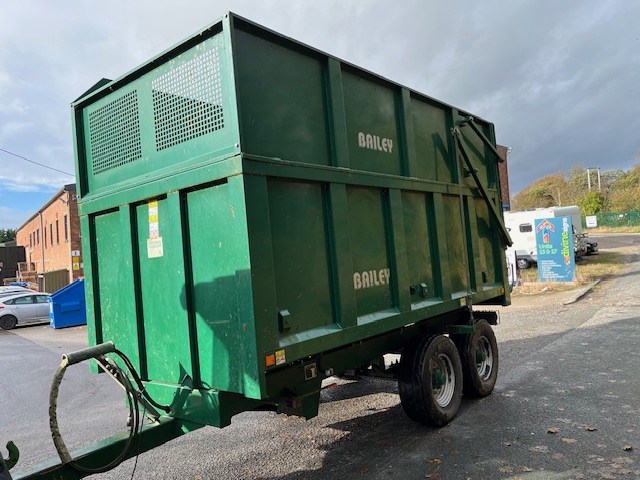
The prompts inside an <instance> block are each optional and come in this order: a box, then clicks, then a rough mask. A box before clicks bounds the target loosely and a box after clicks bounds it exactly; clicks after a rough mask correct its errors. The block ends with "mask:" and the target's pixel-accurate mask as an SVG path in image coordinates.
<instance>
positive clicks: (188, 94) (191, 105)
mask: <svg viewBox="0 0 640 480" xmlns="http://www.w3.org/2000/svg"><path fill="white" fill-rule="evenodd" d="M151 88H152V90H153V116H154V121H155V127H156V149H157V150H163V149H165V148H169V147H172V146H174V145H177V144H179V143H182V142H186V141H188V140H191V139H193V138H196V137H199V136H201V135H205V134H207V133H211V132H213V131H215V130H219V129H221V128H223V127H224V115H223V112H222V85H221V82H220V62H219V58H218V48H217V47H216V48H214V49H212V50H209V51H207V52H205V53H203V54H202V55H198V56H197V57H194V58H193V59H191V60H189V61H188V62H185V63H183V64H182V65H179V66H178V67H176V68H174V69H173V70H171V71H169V72H167V73H165V74H164V75H162V76H161V77H158V78H156V79H155V80H153V81H152V83H151Z"/></svg>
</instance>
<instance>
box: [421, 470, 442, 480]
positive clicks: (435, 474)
mask: <svg viewBox="0 0 640 480" xmlns="http://www.w3.org/2000/svg"><path fill="white" fill-rule="evenodd" d="M424 478H430V479H431V480H436V479H438V478H441V475H440V474H439V473H438V472H433V473H427V474H426V475H425V476H424Z"/></svg>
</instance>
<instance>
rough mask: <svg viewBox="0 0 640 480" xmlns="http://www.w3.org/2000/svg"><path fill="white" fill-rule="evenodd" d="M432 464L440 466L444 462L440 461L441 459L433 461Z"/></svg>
mask: <svg viewBox="0 0 640 480" xmlns="http://www.w3.org/2000/svg"><path fill="white" fill-rule="evenodd" d="M431 463H433V464H434V465H440V464H441V463H442V460H440V459H439V458H434V459H433V460H431Z"/></svg>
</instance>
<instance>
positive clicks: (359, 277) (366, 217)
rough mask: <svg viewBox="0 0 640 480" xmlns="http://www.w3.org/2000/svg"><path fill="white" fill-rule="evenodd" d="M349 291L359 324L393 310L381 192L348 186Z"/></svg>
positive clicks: (383, 199)
mask: <svg viewBox="0 0 640 480" xmlns="http://www.w3.org/2000/svg"><path fill="white" fill-rule="evenodd" d="M347 200H348V211H349V233H350V238H351V244H352V245H353V246H355V248H352V256H353V288H354V289H355V291H356V309H357V313H358V319H359V322H365V321H369V320H371V317H370V315H372V314H375V313H378V312H384V311H387V310H388V309H390V308H393V307H394V301H393V294H392V289H391V282H392V281H393V279H392V278H391V261H390V256H389V245H388V238H389V233H388V229H387V219H386V217H387V201H386V195H385V190H382V189H373V188H361V187H355V186H352V187H348V188H347Z"/></svg>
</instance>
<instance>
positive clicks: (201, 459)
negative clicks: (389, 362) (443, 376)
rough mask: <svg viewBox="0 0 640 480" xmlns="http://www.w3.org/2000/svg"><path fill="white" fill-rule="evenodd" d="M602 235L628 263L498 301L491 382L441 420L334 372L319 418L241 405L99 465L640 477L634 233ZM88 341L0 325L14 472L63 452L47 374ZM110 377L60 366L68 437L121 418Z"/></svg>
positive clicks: (382, 474)
mask: <svg viewBox="0 0 640 480" xmlns="http://www.w3.org/2000/svg"><path fill="white" fill-rule="evenodd" d="M597 238H598V242H599V243H600V248H601V251H606V250H608V249H610V250H613V251H619V252H621V253H623V254H624V255H625V256H626V259H627V265H626V267H625V269H624V270H623V271H622V272H621V273H619V274H617V275H616V276H614V277H612V278H609V279H605V280H604V281H603V282H601V283H600V284H598V285H596V286H595V287H594V288H592V289H590V290H588V291H583V290H584V289H579V290H575V291H572V292H560V293H553V294H547V295H536V296H531V297H526V298H525V297H524V296H522V298H520V297H515V298H514V305H513V306H512V307H508V308H504V309H501V323H500V325H498V326H497V327H495V332H496V336H497V338H498V342H499V348H500V374H499V377H498V382H497V384H496V388H495V390H494V392H493V394H492V395H490V396H488V397H486V398H484V399H481V400H463V403H462V406H461V408H460V411H459V413H458V415H457V417H456V418H455V419H454V420H453V422H451V424H449V425H448V426H446V427H444V428H441V429H430V428H426V427H424V426H421V425H418V424H416V423H414V422H412V421H411V420H409V419H408V418H407V417H406V415H405V414H404V412H403V411H402V407H401V406H400V403H399V398H398V395H397V386H396V384H395V383H394V382H390V381H385V380H379V379H364V380H361V381H358V382H348V381H339V382H338V383H339V385H338V386H337V387H335V388H331V389H327V390H325V391H324V392H323V395H322V404H321V406H320V414H319V415H318V417H316V418H314V419H312V420H310V421H305V420H302V419H299V418H296V417H289V416H285V415H276V414H272V413H260V412H247V413H243V414H241V415H238V416H236V417H234V419H233V422H232V425H231V426H230V427H227V428H224V429H221V430H220V429H215V428H212V427H210V428H203V429H200V430H198V431H195V432H192V433H189V434H188V435H185V436H183V437H181V438H178V439H176V440H173V441H171V442H169V443H168V444H166V445H164V446H162V447H160V448H157V449H155V450H152V451H150V452H147V453H144V454H142V455H141V456H140V457H139V458H138V459H137V460H136V459H131V460H128V461H127V462H125V463H123V464H122V465H121V466H120V467H118V468H117V469H115V470H114V471H112V472H109V473H105V474H102V475H97V476H95V477H92V478H98V479H129V478H137V479H156V478H157V479H194V480H202V479H210V478H211V479H214V478H215V479H265V480H266V479H294V478H296V479H297V478H305V479H314V480H315V479H335V478H337V477H342V478H345V479H360V478H363V479H383V478H384V479H394V478H403V479H424V478H431V479H463V480H466V479H473V480H477V479H521V478H522V479H629V478H640V458H639V457H638V451H639V449H640V376H639V375H638V370H639V369H640V352H639V349H638V345H640V235H635V236H634V235H624V236H622V235H619V236H606V237H603V236H598V237H597ZM534 297H535V298H534ZM83 342H84V343H83ZM83 344H85V345H86V331H85V330H84V327H75V328H72V329H64V330H52V329H51V328H50V327H48V326H36V327H28V328H20V329H17V330H15V331H12V332H3V331H0V382H1V383H0V385H1V388H0V407H1V408H0V445H3V443H4V442H6V441H7V440H9V439H11V440H14V441H15V443H16V444H17V445H18V447H19V448H20V449H21V452H22V458H21V460H20V463H19V464H18V465H17V466H16V469H14V473H15V472H19V470H20V469H24V468H26V467H29V466H31V465H34V464H35V463H39V462H42V461H44V460H46V459H48V458H51V457H54V456H55V451H54V449H53V446H52V444H51V440H50V435H49V433H48V425H47V411H46V410H47V400H48V390H49V385H50V381H51V378H52V375H53V372H54V371H55V369H56V367H57V365H58V363H59V361H60V354H61V353H63V352H67V351H72V350H76V349H78V348H82V346H83ZM105 377H106V376H105V375H90V374H88V372H87V371H86V369H83V368H76V369H70V370H69V372H68V374H67V376H65V381H64V383H63V387H62V391H61V397H60V402H59V404H60V413H59V417H60V422H61V424H62V425H63V432H62V433H63V435H64V437H65V440H66V442H67V444H68V445H69V446H70V448H72V449H74V448H79V447H81V446H84V445H88V444H91V443H94V442H95V441H97V440H98V439H101V438H104V437H106V436H108V435H112V434H115V433H118V432H121V431H123V430H125V421H126V415H127V410H126V409H125V408H124V400H123V399H124V396H123V394H122V391H121V390H120V389H119V388H118V387H117V386H115V384H113V382H111V380H110V379H108V378H105ZM3 451H4V450H3ZM5 456H6V452H5Z"/></svg>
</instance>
